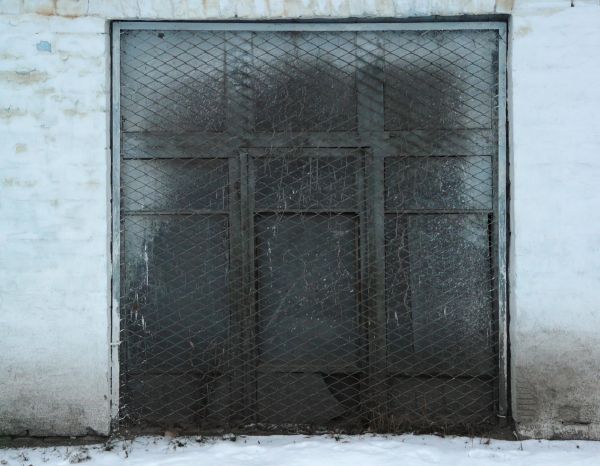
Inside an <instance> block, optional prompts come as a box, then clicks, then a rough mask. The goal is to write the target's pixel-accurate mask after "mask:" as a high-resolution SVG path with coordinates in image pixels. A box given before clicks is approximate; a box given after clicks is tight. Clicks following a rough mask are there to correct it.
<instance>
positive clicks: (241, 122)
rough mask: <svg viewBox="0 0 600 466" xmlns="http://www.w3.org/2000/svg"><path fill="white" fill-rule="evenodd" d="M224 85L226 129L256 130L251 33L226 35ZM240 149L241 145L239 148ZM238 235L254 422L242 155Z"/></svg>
mask: <svg viewBox="0 0 600 466" xmlns="http://www.w3.org/2000/svg"><path fill="white" fill-rule="evenodd" d="M226 38H227V40H226V45H225V47H226V50H225V51H226V53H225V56H226V58H225V83H226V84H225V85H226V96H227V112H226V132H227V133H228V134H230V135H231V136H232V137H236V138H239V137H240V136H242V135H244V134H248V133H249V132H251V131H252V129H253V126H254V124H253V115H254V111H253V110H254V109H253V95H252V85H251V82H250V60H252V33H251V32H231V33H227V35H226ZM239 149H240V150H241V148H239ZM238 160H239V196H240V206H239V235H240V250H239V258H240V262H239V263H240V267H241V276H240V281H239V286H240V292H241V294H240V301H239V306H238V307H237V309H236V310H235V311H234V312H237V313H238V315H237V316H236V320H239V322H240V325H241V328H240V333H239V337H240V339H241V341H240V345H241V354H240V355H239V358H240V361H241V364H242V373H243V374H242V381H241V383H242V394H241V395H242V396H241V401H242V405H241V407H240V408H241V409H240V410H238V413H240V414H241V416H240V419H239V421H241V422H243V423H245V424H248V423H250V422H252V420H253V416H254V413H255V412H256V409H255V407H254V406H255V399H256V382H255V381H256V357H255V353H256V336H255V325H256V319H255V304H254V302H255V299H254V286H255V285H254V227H253V192H252V188H251V187H250V186H249V181H250V180H249V168H248V165H249V158H248V155H247V154H246V153H244V152H240V154H239V159H238Z"/></svg>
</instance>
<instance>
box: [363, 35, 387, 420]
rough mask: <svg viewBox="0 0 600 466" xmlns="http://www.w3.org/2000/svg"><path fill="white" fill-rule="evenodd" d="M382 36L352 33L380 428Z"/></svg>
mask: <svg viewBox="0 0 600 466" xmlns="http://www.w3.org/2000/svg"><path fill="white" fill-rule="evenodd" d="M382 39H383V38H382V35H381V34H380V33H376V32H363V33H357V35H356V50H357V52H356V53H357V57H356V58H357V65H358V69H357V73H356V88H357V102H358V104H357V111H358V130H359V133H360V134H361V137H364V138H365V139H366V140H369V141H370V144H369V145H370V149H369V151H368V152H367V154H368V155H367V160H366V168H367V173H366V195H367V209H366V210H367V213H366V224H367V255H366V260H367V266H366V274H367V309H366V312H367V333H368V342H369V344H368V347H369V371H368V394H367V396H366V398H367V400H368V403H367V409H368V411H369V415H370V418H371V419H370V422H371V423H372V425H373V426H374V427H375V428H383V427H384V425H385V422H386V419H387V414H388V413H387V397H388V393H387V375H386V370H387V369H386V366H387V361H386V359H387V354H386V346H387V342H386V340H387V323H386V320H387V319H386V309H385V244H384V241H385V237H384V158H383V156H384V154H383V152H382V151H381V146H380V144H379V141H378V139H377V137H378V136H379V135H380V134H381V133H382V132H383V130H384V94H383V92H384V89H383V82H384V76H383V45H382Z"/></svg>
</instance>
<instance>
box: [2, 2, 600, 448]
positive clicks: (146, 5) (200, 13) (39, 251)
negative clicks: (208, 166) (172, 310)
mask: <svg viewBox="0 0 600 466" xmlns="http://www.w3.org/2000/svg"><path fill="white" fill-rule="evenodd" d="M513 3H514V4H513ZM496 13H509V14H512V17H511V23H510V57H509V84H510V88H509V91H510V97H509V106H510V160H511V170H510V174H511V183H512V192H511V194H512V201H511V215H512V217H511V220H512V230H513V237H512V238H513V240H512V249H511V258H510V259H511V269H510V280H511V309H510V312H511V342H512V375H513V377H512V392H511V394H512V397H513V407H514V415H515V418H516V420H517V421H518V425H519V430H520V431H521V432H522V433H523V434H526V435H537V436H550V435H558V436H580V437H588V438H600V387H599V386H598V383H597V379H598V374H599V373H600V362H599V361H600V336H598V334H599V331H598V329H600V279H599V278H598V277H599V274H598V270H600V215H599V214H598V212H597V210H598V206H599V205H600V190H599V189H598V180H600V155H599V154H600V124H599V123H598V122H599V121H600V85H599V84H598V83H600V65H599V62H600V60H599V59H598V57H599V56H600V3H599V1H598V0H575V7H574V8H571V7H570V0H548V1H541V0H515V2H513V1H512V0H497V1H494V0H466V1H458V0H366V1H365V0H287V1H285V0H254V1H247V0H246V1H233V0H221V1H214V0H172V1H169V2H166V1H162V0H137V1H134V0H0V142H1V144H0V374H1V376H0V433H6V434H18V433H25V432H29V433H30V434H32V435H49V434H54V435H56V434H63V435H79V434H85V433H86V432H88V431H89V429H91V430H93V431H96V432H99V433H107V432H108V429H109V421H110V414H109V413H110V411H109V397H110V390H109V372H110V361H109V279H110V277H109V270H110V263H109V261H110V257H109V236H110V231H109V225H110V211H109V193H110V186H109V182H108V180H109V176H110V173H109V171H110V169H109V167H110V166H109V147H108V141H109V139H108V137H109V119H108V116H109V115H108V111H109V103H110V101H109V91H110V81H109V71H110V63H109V48H108V35H107V31H108V21H109V20H111V19H137V18H142V19H235V18H236V17H237V18H238V19H239V18H246V19H248V18H255V19H280V18H295V19H296V18H325V17H332V18H344V17H349V16H355V17H398V18H407V17H413V16H430V15H442V16H443V15H461V14H471V15H476V14H496ZM49 47H50V50H48V48H49ZM586 423H588V424H586Z"/></svg>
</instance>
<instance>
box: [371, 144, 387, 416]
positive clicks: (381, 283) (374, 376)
mask: <svg viewBox="0 0 600 466" xmlns="http://www.w3.org/2000/svg"><path fill="white" fill-rule="evenodd" d="M368 167H369V168H368V173H367V197H368V203H369V205H368V216H367V228H368V239H367V249H368V252H367V260H368V264H367V274H368V278H367V282H368V285H367V286H368V301H367V303H368V311H367V312H368V327H369V328H368V331H369V356H370V361H369V369H370V370H369V382H370V383H369V392H370V393H369V398H370V400H371V401H372V405H373V407H372V410H371V415H372V416H373V421H375V423H376V424H375V426H376V427H377V426H379V427H381V428H385V421H386V418H387V408H386V406H387V396H388V393H387V374H386V372H387V352H386V350H387V342H386V340H387V322H386V321H387V319H386V310H385V243H384V242H385V237H384V203H383V196H384V188H383V182H384V180H383V177H384V159H383V157H380V156H377V154H374V153H371V154H370V155H369V157H368Z"/></svg>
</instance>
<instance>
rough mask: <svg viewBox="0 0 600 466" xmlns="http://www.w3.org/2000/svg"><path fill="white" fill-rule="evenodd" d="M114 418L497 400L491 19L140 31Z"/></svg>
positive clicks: (470, 413) (332, 417)
mask: <svg viewBox="0 0 600 466" xmlns="http://www.w3.org/2000/svg"><path fill="white" fill-rule="evenodd" d="M120 47H121V48H120V50H121V55H120V70H121V71H120V85H121V90H120V129H121V168H120V188H121V201H120V202H121V213H120V216H121V232H120V236H121V265H120V268H121V270H120V283H121V296H120V313H121V338H120V340H121V346H120V419H121V422H122V424H123V425H126V426H139V427H142V428H154V427H156V428H163V427H173V426H175V427H180V428H183V429H191V430H198V431H203V430H212V429H232V430H240V431H242V430H271V431H289V430H308V429H312V430H315V429H316V430H318V429H338V430H345V431H365V430H376V431H396V430H403V429H409V428H443V427H456V426H462V427H467V426H479V427H480V426H484V425H493V424H494V423H495V420H496V414H497V412H498V382H499V380H498V377H499V376H498V364H499V361H498V339H499V330H498V328H499V327H498V310H497V287H498V275H499V264H498V262H497V260H496V259H495V257H496V256H497V255H496V252H497V248H498V234H497V221H498V216H499V214H503V213H499V212H497V209H496V205H497V203H496V202H495V200H496V197H497V195H498V186H497V181H496V179H497V177H496V173H497V160H498V158H497V155H498V136H497V135H498V53H499V38H498V31H495V30H472V29H469V30H434V29H432V30H417V31H415V30H393V31H314V32H309V31H307V32H291V31H289V32H287V31H258V30H256V31H225V30H223V31H202V30H179V31H177V30H164V31H160V30H125V31H123V32H122V33H121V36H120Z"/></svg>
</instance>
